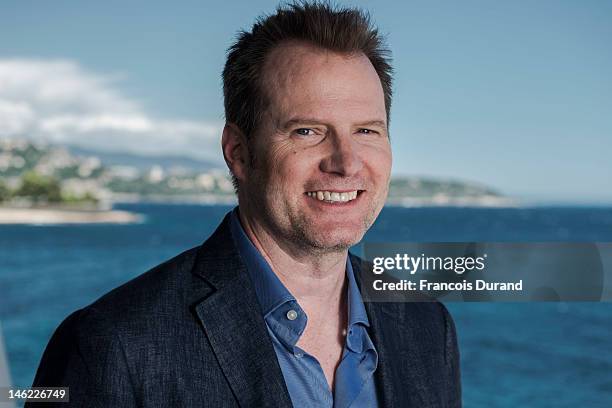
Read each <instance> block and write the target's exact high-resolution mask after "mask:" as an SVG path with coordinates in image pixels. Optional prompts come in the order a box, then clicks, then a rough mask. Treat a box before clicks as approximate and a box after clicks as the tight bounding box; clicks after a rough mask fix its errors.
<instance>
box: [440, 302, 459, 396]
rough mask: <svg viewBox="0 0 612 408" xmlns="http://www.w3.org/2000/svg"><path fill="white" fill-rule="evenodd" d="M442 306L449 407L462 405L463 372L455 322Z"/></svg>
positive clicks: (441, 305)
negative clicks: (461, 370) (460, 365)
mask: <svg viewBox="0 0 612 408" xmlns="http://www.w3.org/2000/svg"><path fill="white" fill-rule="evenodd" d="M438 304H439V305H440V307H441V308H442V313H443V315H444V327H445V343H446V344H445V347H444V350H445V353H444V360H445V364H446V368H447V370H446V373H447V376H448V378H447V381H448V382H447V384H448V387H447V391H448V396H447V399H448V406H449V407H461V406H462V400H461V372H460V368H459V360H460V358H459V346H458V344H457V330H456V329H455V322H454V321H453V318H452V317H451V315H450V313H449V312H448V310H447V309H446V306H444V305H443V304H442V303H438Z"/></svg>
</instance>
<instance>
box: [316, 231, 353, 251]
mask: <svg viewBox="0 0 612 408" xmlns="http://www.w3.org/2000/svg"><path fill="white" fill-rule="evenodd" d="M363 235H364V232H363V231H359V232H357V231H354V232H351V233H346V232H342V233H340V234H338V233H332V234H325V235H321V234H318V236H316V237H313V238H314V239H312V241H311V242H312V243H313V244H314V245H313V246H315V247H317V248H319V249H321V250H327V251H341V250H346V249H348V248H350V247H352V246H353V245H355V244H357V243H358V242H359V241H361V238H362V237H363Z"/></svg>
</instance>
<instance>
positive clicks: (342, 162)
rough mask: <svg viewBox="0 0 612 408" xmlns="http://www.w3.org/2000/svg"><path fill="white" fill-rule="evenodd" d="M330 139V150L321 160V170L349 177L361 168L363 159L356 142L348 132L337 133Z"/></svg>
mask: <svg viewBox="0 0 612 408" xmlns="http://www.w3.org/2000/svg"><path fill="white" fill-rule="evenodd" d="M331 139H332V143H331V147H330V152H329V154H328V155H327V156H326V157H325V158H324V159H323V160H321V164H320V169H321V171H323V172H325V173H335V174H338V175H340V176H344V177H350V176H353V175H355V174H356V173H358V172H359V171H360V170H361V169H362V168H363V161H362V159H361V156H360V154H359V151H358V148H359V147H358V146H357V142H356V141H355V140H353V138H352V137H351V135H348V134H347V135H340V134H337V135H335V136H334V137H332V138H331Z"/></svg>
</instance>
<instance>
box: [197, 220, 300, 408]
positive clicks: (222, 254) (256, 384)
mask: <svg viewBox="0 0 612 408" xmlns="http://www.w3.org/2000/svg"><path fill="white" fill-rule="evenodd" d="M193 273H194V274H196V275H198V276H200V277H202V278H204V279H205V280H206V281H207V282H208V283H209V285H210V288H209V290H208V291H205V292H203V293H202V295H203V299H202V300H201V301H200V302H198V303H197V304H196V305H194V309H195V313H196V315H197V317H198V318H199V320H200V322H201V323H202V327H203V330H204V332H205V333H206V336H207V338H208V340H209V342H210V344H211V347H212V349H213V351H214V353H215V355H216V357H217V359H218V361H219V364H220V365H221V369H222V370H223V373H224V375H225V377H226V378H227V381H228V382H229V384H230V387H231V389H232V391H233V393H234V395H235V396H236V399H237V400H238V403H239V405H240V406H243V407H252V406H257V407H291V406H292V405H291V398H290V397H289V392H288V391H287V387H286V385H285V381H284V377H283V373H282V370H281V368H280V365H279V363H278V360H277V358H276V353H275V352H274V346H273V345H272V342H271V340H270V337H269V334H268V330H267V327H266V323H265V321H264V319H263V316H262V315H261V311H260V309H259V303H258V301H257V297H256V294H255V290H254V289H253V287H252V284H251V281H250V278H249V276H248V274H247V270H246V266H245V265H244V263H243V262H242V260H241V258H240V256H239V254H238V251H237V250H236V247H235V245H234V241H233V238H232V236H231V232H230V229H229V218H228V216H226V217H225V219H224V220H223V222H222V224H221V225H220V226H219V228H217V230H216V231H215V233H214V234H213V235H212V236H211V237H210V238H209V239H208V240H207V241H206V242H205V243H204V244H203V245H202V247H201V248H200V251H199V253H198V257H197V259H196V263H195V265H194V269H193Z"/></svg>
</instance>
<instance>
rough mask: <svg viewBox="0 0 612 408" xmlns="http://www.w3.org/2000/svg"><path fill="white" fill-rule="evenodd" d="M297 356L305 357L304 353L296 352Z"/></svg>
mask: <svg viewBox="0 0 612 408" xmlns="http://www.w3.org/2000/svg"><path fill="white" fill-rule="evenodd" d="M295 356H296V357H297V358H302V357H304V354H302V353H295Z"/></svg>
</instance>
